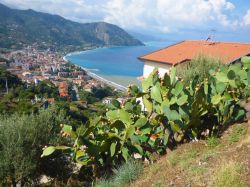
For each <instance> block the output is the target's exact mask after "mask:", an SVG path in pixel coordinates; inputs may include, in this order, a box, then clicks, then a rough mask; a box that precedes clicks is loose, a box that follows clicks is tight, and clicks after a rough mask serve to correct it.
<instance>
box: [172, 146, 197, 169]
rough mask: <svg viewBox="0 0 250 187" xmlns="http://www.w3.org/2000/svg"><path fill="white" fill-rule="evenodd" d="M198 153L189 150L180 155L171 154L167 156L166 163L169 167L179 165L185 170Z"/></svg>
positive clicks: (194, 150)
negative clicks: (167, 162) (168, 163)
mask: <svg viewBox="0 0 250 187" xmlns="http://www.w3.org/2000/svg"><path fill="white" fill-rule="evenodd" d="M198 153H199V151H198V150H196V149H189V150H187V151H186V152H184V153H182V154H181V155H177V154H176V153H175V154H174V153H172V154H170V155H169V156H168V161H169V162H170V164H171V165H173V166H175V165H180V166H181V167H182V168H187V167H188V165H189V164H190V162H191V161H192V160H193V159H194V158H195V157H196V156H197V155H198Z"/></svg>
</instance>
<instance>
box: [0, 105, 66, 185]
mask: <svg viewBox="0 0 250 187" xmlns="http://www.w3.org/2000/svg"><path fill="white" fill-rule="evenodd" d="M65 121H67V118H66V116H65V113H64V112H63V111H60V110H59V109H57V108H55V107H52V108H49V109H47V110H41V111H39V113H38V114H31V115H20V114H13V115H11V116H8V115H0V181H2V182H3V183H4V184H8V183H12V185H13V186H16V185H17V184H18V183H19V184H21V186H23V185H24V184H25V183H27V182H31V181H33V180H35V179H37V178H38V177H39V176H40V174H41V173H40V171H41V168H42V167H43V166H42V164H41V163H42V159H41V158H40V155H41V152H42V147H44V146H45V145H48V144H50V143H53V144H58V143H59V142H61V138H60V137H58V136H56V134H58V133H59V124H60V123H61V122H65ZM10 181H11V182H10ZM0 184H1V183H0Z"/></svg>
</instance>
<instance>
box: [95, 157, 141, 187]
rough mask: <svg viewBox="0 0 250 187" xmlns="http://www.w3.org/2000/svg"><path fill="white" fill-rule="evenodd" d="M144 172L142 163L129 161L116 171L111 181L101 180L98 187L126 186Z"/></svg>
mask: <svg viewBox="0 0 250 187" xmlns="http://www.w3.org/2000/svg"><path fill="white" fill-rule="evenodd" d="M142 172H143V165H142V164H141V163H140V162H137V161H134V160H129V161H128V162H127V163H124V164H123V165H121V166H120V167H118V169H115V171H114V176H113V177H112V178H111V179H109V180H107V179H101V180H100V181H99V182H98V183H97V185H96V187H105V186H106V187H112V186H113V187H115V186H121V187H122V186H126V185H128V184H130V183H131V182H133V181H135V180H136V179H138V177H139V176H140V174H142Z"/></svg>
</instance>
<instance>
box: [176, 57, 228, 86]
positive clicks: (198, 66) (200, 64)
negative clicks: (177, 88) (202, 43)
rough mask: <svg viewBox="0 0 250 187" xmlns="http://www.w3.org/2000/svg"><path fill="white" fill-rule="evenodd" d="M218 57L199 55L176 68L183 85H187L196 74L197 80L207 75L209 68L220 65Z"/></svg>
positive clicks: (216, 67) (201, 79) (215, 67)
mask: <svg viewBox="0 0 250 187" xmlns="http://www.w3.org/2000/svg"><path fill="white" fill-rule="evenodd" d="M222 66H223V65H222V63H221V62H220V60H219V59H215V58H210V57H207V56H204V55H199V56H197V57H196V58H194V59H193V60H191V61H190V62H188V63H185V65H183V66H182V65H181V66H180V67H179V68H177V76H179V77H181V78H182V79H183V82H184V84H185V85H188V84H189V83H190V81H192V80H193V79H194V78H195V77H196V76H199V78H198V82H201V81H203V80H204V79H205V78H208V77H209V70H211V69H215V70H216V69H218V68H220V67H222Z"/></svg>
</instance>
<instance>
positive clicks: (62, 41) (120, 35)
mask: <svg viewBox="0 0 250 187" xmlns="http://www.w3.org/2000/svg"><path fill="white" fill-rule="evenodd" d="M34 43H37V45H39V46H40V47H44V48H47V47H53V48H55V49H66V48H67V49H69V50H76V49H81V48H83V47H87V46H107V45H115V46H132V45H143V43H142V42H140V41H139V40H137V39H135V38H133V37H132V36H131V35H129V34H128V33H127V32H125V31H124V30H123V29H121V28H119V27H118V26H116V25H112V24H108V23H105V22H96V23H86V24H82V23H77V22H73V21H70V20H66V19H64V18H63V17H61V16H58V15H51V14H46V13H41V12H36V11H33V10H16V9H10V8H8V7H6V6H4V5H3V4H0V47H4V48H9V47H12V48H18V47H22V46H23V45H25V44H29V45H30V44H34Z"/></svg>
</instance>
